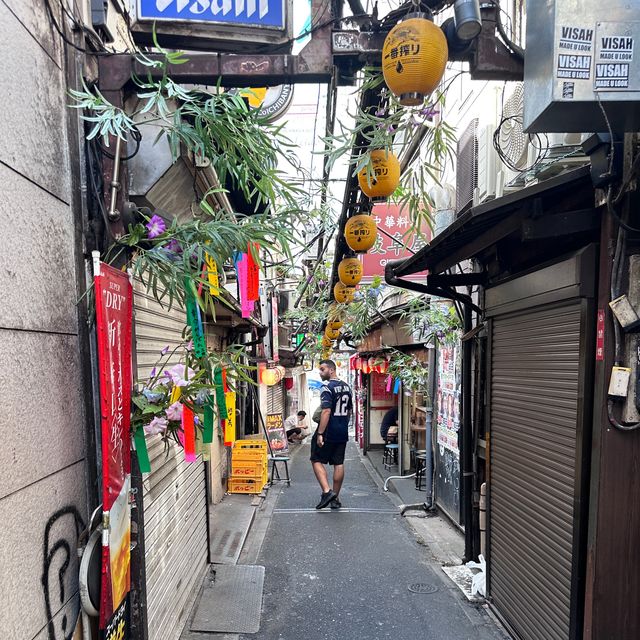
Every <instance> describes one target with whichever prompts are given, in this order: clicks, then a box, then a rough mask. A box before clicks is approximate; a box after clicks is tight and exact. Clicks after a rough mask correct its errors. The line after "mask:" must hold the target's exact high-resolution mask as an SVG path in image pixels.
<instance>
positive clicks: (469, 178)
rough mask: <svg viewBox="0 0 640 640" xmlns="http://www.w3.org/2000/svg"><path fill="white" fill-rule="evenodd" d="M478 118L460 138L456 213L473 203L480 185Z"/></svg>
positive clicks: (472, 121)
mask: <svg viewBox="0 0 640 640" xmlns="http://www.w3.org/2000/svg"><path fill="white" fill-rule="evenodd" d="M477 132H478V118H474V119H473V120H471V122H470V123H469V124H468V125H467V128H466V129H465V130H464V131H463V132H462V134H461V135H460V138H459V139H458V147H457V154H456V156H457V163H456V214H457V215H460V214H461V213H463V212H464V211H465V210H466V209H467V208H468V206H469V205H470V204H472V203H473V195H474V193H475V191H476V187H477V186H478V137H477Z"/></svg>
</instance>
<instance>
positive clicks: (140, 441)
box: [133, 427, 151, 473]
mask: <svg viewBox="0 0 640 640" xmlns="http://www.w3.org/2000/svg"><path fill="white" fill-rule="evenodd" d="M133 439H134V442H135V443H136V453H137V454H138V464H139V465H140V471H141V472H142V473H149V472H150V471H151V463H150V462H149V451H148V450H147V441H146V439H145V437H144V429H143V428H142V427H140V428H138V429H136V432H135V434H134V435H133Z"/></svg>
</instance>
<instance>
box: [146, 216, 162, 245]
mask: <svg viewBox="0 0 640 640" xmlns="http://www.w3.org/2000/svg"><path fill="white" fill-rule="evenodd" d="M145 227H147V229H148V230H149V233H147V237H148V238H149V240H152V239H153V238H157V237H158V236H161V235H162V234H163V233H164V232H165V231H166V230H167V225H166V224H165V222H164V220H163V219H162V218H161V217H160V216H157V215H155V214H154V215H153V216H151V220H149V222H147V224H146V225H145Z"/></svg>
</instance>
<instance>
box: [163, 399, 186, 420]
mask: <svg viewBox="0 0 640 640" xmlns="http://www.w3.org/2000/svg"><path fill="white" fill-rule="evenodd" d="M165 413H166V414H167V418H168V419H169V420H174V421H176V422H179V421H180V420H182V403H181V402H174V403H173V404H172V405H170V406H168V407H167V408H166V410H165Z"/></svg>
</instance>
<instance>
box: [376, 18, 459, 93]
mask: <svg viewBox="0 0 640 640" xmlns="http://www.w3.org/2000/svg"><path fill="white" fill-rule="evenodd" d="M448 57H449V50H448V47H447V39H446V37H445V35H444V33H442V30H441V29H440V28H439V27H437V26H436V25H435V24H434V23H433V22H432V21H431V20H429V19H427V17H426V15H424V14H413V15H412V16H411V17H409V18H408V19H406V20H403V21H402V22H399V23H398V24H397V25H396V26H395V27H393V29H391V31H389V33H388V34H387V37H386V38H385V41H384V45H383V47H382V73H383V75H384V80H385V82H386V83H387V86H388V87H389V89H390V90H391V92H392V93H393V94H394V95H396V96H398V97H399V98H400V104H402V105H404V106H416V105H419V104H422V102H423V101H424V99H425V97H426V96H428V95H429V94H430V93H431V92H432V91H433V90H434V89H435V88H436V87H437V86H438V84H439V83H440V80H441V79H442V76H443V75H444V71H445V67H446V65H447V59H448Z"/></svg>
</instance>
